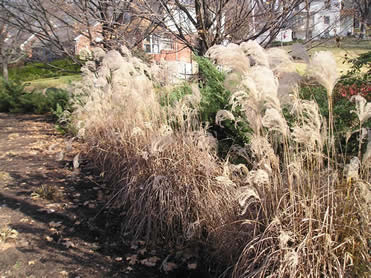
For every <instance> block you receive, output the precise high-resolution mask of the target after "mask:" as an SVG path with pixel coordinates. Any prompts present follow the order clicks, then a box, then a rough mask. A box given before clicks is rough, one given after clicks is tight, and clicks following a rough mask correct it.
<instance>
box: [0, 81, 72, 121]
mask: <svg viewBox="0 0 371 278" xmlns="http://www.w3.org/2000/svg"><path fill="white" fill-rule="evenodd" d="M25 87H26V84H23V83H22V82H21V81H19V80H16V81H13V80H10V81H8V82H6V81H2V82H1V86H0V112H13V113H36V114H45V113H48V112H53V111H56V110H57V109H58V107H60V108H59V109H62V110H65V109H69V108H70V107H69V99H70V93H69V92H67V91H65V90H62V89H56V88H49V89H47V90H45V91H44V92H40V91H32V92H31V93H29V92H26V91H25Z"/></svg>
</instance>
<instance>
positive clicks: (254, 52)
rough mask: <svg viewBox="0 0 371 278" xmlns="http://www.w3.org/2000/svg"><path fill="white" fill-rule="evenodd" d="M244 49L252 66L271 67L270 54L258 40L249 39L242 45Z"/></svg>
mask: <svg viewBox="0 0 371 278" xmlns="http://www.w3.org/2000/svg"><path fill="white" fill-rule="evenodd" d="M240 47H241V49H242V51H243V52H244V53H245V55H246V56H247V57H249V59H250V65H251V66H256V65H259V66H263V67H269V60H268V55H267V53H266V52H265V50H264V49H263V48H262V47H261V46H260V44H259V43H257V42H256V41H247V42H244V43H241V45H240Z"/></svg>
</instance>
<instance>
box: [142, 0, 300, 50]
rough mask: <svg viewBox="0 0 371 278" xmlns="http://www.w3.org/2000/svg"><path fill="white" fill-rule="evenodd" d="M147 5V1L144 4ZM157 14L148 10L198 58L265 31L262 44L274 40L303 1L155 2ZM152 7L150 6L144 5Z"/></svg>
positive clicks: (220, 0)
mask: <svg viewBox="0 0 371 278" xmlns="http://www.w3.org/2000/svg"><path fill="white" fill-rule="evenodd" d="M144 2H148V1H144ZM158 2H159V3H160V5H161V8H162V9H159V11H160V13H156V11H153V10H149V13H148V14H149V15H151V21H153V22H157V23H158V24H159V26H161V28H163V29H165V30H167V31H168V32H169V33H171V34H172V35H174V36H175V37H176V38H177V39H178V40H180V41H182V42H183V43H184V44H185V45H186V46H187V47H189V48H190V49H191V50H193V51H194V52H195V53H197V54H199V55H203V54H204V53H205V52H206V51H207V49H208V48H210V47H211V46H213V45H215V44H220V43H222V42H223V41H224V40H226V39H228V40H232V41H235V42H237V43H240V42H243V41H247V40H251V39H256V38H258V37H260V36H262V35H263V34H265V33H266V32H268V33H269V36H266V37H265V38H266V39H265V41H263V44H264V45H268V44H269V43H270V42H271V41H272V40H273V39H275V37H276V35H277V34H278V32H279V31H280V30H281V29H282V28H284V27H285V24H286V22H287V21H288V20H289V19H290V18H291V17H292V16H294V14H295V13H294V12H293V11H294V9H295V7H297V6H298V5H299V4H300V3H302V2H303V0H290V1H289V0H273V1H265V0H158ZM144 6H145V7H147V8H148V7H151V5H144Z"/></svg>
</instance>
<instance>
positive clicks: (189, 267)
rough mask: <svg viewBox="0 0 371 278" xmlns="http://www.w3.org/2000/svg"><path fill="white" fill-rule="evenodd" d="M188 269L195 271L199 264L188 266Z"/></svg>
mask: <svg viewBox="0 0 371 278" xmlns="http://www.w3.org/2000/svg"><path fill="white" fill-rule="evenodd" d="M187 267H188V269H189V270H195V269H196V268H197V263H193V264H188V265H187Z"/></svg>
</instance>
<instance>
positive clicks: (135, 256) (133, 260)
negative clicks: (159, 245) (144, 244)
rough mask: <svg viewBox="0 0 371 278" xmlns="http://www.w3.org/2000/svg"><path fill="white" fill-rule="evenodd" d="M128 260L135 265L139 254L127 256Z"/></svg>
mask: <svg viewBox="0 0 371 278" xmlns="http://www.w3.org/2000/svg"><path fill="white" fill-rule="evenodd" d="M126 260H127V261H128V262H129V265H135V264H136V263H137V262H138V255H132V256H130V257H126Z"/></svg>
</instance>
